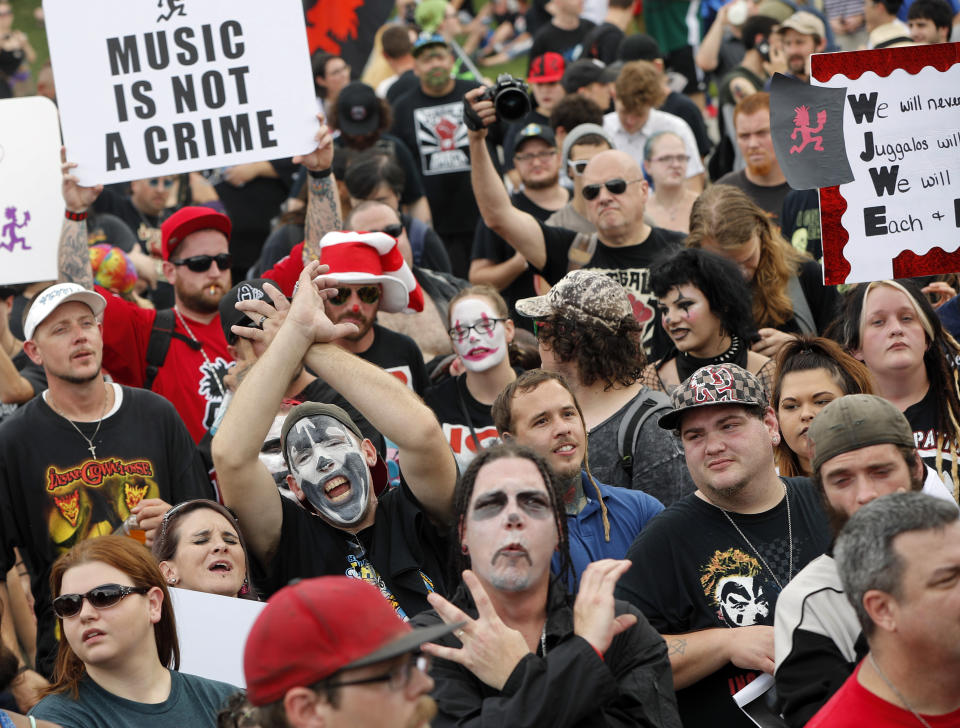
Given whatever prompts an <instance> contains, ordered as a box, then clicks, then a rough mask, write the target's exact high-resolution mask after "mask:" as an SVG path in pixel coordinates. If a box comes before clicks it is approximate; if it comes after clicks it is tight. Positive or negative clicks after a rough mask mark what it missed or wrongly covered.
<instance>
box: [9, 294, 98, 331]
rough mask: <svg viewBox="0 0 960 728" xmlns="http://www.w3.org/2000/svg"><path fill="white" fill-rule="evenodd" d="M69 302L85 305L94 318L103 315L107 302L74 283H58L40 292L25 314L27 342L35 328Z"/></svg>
mask: <svg viewBox="0 0 960 728" xmlns="http://www.w3.org/2000/svg"><path fill="white" fill-rule="evenodd" d="M70 301H79V302H80V303H85V304H87V305H88V306H89V307H90V310H91V311H93V315H94V316H99V315H100V314H101V313H103V309H105V308H106V307H107V300H106V299H105V298H104V297H103V296H101V295H100V294H99V293H97V292H96V291H91V290H89V289H87V288H84V287H83V286H81V285H78V284H76V283H58V284H57V285H55V286H50V287H49V288H48V289H46V290H45V291H43V292H41V293H40V295H39V296H37V297H36V298H35V299H34V300H33V304H32V305H31V306H30V310H29V311H28V312H27V320H26V321H24V322H23V335H24V338H25V339H27V340H28V341H29V340H30V339H32V338H33V334H34V332H35V331H36V330H37V327H38V326H39V325H40V324H42V323H43V322H44V321H45V320H46V319H47V317H48V316H49V315H50V314H52V313H53V312H54V311H55V310H56V309H57V308H59V307H60V306H62V305H63V304H65V303H69V302H70Z"/></svg>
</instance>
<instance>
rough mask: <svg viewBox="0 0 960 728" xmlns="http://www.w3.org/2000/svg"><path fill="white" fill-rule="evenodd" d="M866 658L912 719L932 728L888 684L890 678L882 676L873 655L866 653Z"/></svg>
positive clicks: (890, 684)
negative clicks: (910, 714)
mask: <svg viewBox="0 0 960 728" xmlns="http://www.w3.org/2000/svg"><path fill="white" fill-rule="evenodd" d="M867 657H869V658H870V664H871V665H873V669H874V670H876V671H877V674H878V675H879V676H880V679H881V680H883V681H884V682H885V683H886V684H887V687H888V688H890V691H891V692H892V693H893V694H894V695H896V696H897V699H898V700H899V701H900V702H901V703H903V707H904V708H906V709H907V710H909V711H910V712H911V713H913V717H914V718H916V719H917V720H918V721H920V724H921V725H924V726H926V728H932V726H931V725H930V724H929V723H928V722H927V721H926V720H924V718H923V716H922V715H920V714H919V713H918V712H917V711H915V710H914V709H913V706H912V705H910V703H908V702H907V699H906V698H905V697H903V693H901V692H900V691H899V690H897V689H896V688H895V687H894V685H893V683H892V682H890V678H888V677H887V676H886V675H884V674H883V670H881V669H880V665H878V664H877V661H876V660H875V659H874V657H873V653H872V652H869V653H867Z"/></svg>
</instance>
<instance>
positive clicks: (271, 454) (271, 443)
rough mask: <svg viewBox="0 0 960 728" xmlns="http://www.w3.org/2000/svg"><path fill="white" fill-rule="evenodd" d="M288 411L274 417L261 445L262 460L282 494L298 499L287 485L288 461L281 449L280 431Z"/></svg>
mask: <svg viewBox="0 0 960 728" xmlns="http://www.w3.org/2000/svg"><path fill="white" fill-rule="evenodd" d="M286 416H287V415H286V412H282V413H280V414H278V415H277V416H276V417H274V418H273V424H272V425H270V430H269V431H268V432H267V436H266V437H265V438H264V439H263V445H261V447H260V462H261V463H263V465H264V467H266V469H267V470H268V471H269V472H270V475H271V476H272V477H273V482H274V483H276V484H277V488H278V489H279V490H280V495H283V496H286V497H287V498H293V499H294V500H296V496H294V495H293V493H291V492H290V487H289V486H288V485H287V474H288V473H289V472H290V471H289V470H288V469H287V463H286V461H285V460H284V459H283V452H282V450H281V449H280V431H281V429H282V428H283V420H284V419H285V418H286Z"/></svg>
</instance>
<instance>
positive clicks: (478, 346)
mask: <svg viewBox="0 0 960 728" xmlns="http://www.w3.org/2000/svg"><path fill="white" fill-rule="evenodd" d="M448 311H449V321H448V323H449V326H450V328H449V334H450V340H451V341H452V343H453V349H454V351H455V352H456V353H457V355H458V357H459V358H460V361H461V362H463V368H464V369H465V370H466V371H465V372H464V373H463V374H461V375H460V376H458V377H451V378H448V379H446V380H444V381H442V382H441V383H440V384H438V385H436V386H434V387H431V388H430V389H428V390H427V391H426V393H425V394H424V397H423V398H424V400H425V401H426V403H427V405H429V406H430V408H431V409H432V410H433V411H434V414H436V416H437V419H438V420H439V421H440V424H441V426H442V427H443V434H444V436H445V437H446V438H447V442H448V443H450V448H451V449H452V450H453V454H454V457H456V459H457V465H458V466H459V468H460V472H461V473H462V472H463V471H464V470H466V468H467V466H468V465H469V464H470V461H471V460H473V458H474V457H475V456H476V454H477V452H479V450H480V449H481V448H486V447H490V445H493V444H495V443H497V442H499V437H498V435H497V428H496V427H494V424H493V418H492V417H491V415H490V407H491V405H492V404H493V401H494V400H495V399H496V398H497V395H498V394H500V392H501V390H502V389H503V388H504V387H505V386H507V385H508V384H509V383H510V382H512V381H513V380H514V379H516V378H517V372H516V371H515V370H514V369H513V368H512V367H511V366H510V357H509V351H508V349H509V346H510V343H511V342H512V341H513V330H514V326H513V321H511V320H510V317H509V315H508V312H507V304H506V302H505V301H504V300H503V298H502V297H501V296H500V294H499V293H497V291H496V289H495V288H493V287H492V286H470V287H469V288H464V289H463V290H462V291H460V292H459V293H458V294H457V295H456V296H454V297H453V299H451V301H450V307H449V309H448Z"/></svg>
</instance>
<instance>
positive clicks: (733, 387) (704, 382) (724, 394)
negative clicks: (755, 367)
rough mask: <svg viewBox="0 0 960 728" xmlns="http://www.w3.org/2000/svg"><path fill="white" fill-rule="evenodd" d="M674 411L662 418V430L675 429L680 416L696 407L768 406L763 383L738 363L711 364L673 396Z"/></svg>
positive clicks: (680, 387) (696, 373) (674, 392)
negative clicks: (728, 405) (730, 405)
mask: <svg viewBox="0 0 960 728" xmlns="http://www.w3.org/2000/svg"><path fill="white" fill-rule="evenodd" d="M670 399H671V400H672V403H673V411H672V412H667V413H666V414H665V415H663V417H661V418H660V427H662V428H663V429H665V430H675V429H677V427H678V426H679V424H680V417H681V415H682V414H683V413H684V412H686V411H687V410H691V409H695V408H697V407H709V406H712V405H718V404H739V405H743V406H745V407H763V408H766V407H767V395H766V392H764V391H763V385H762V384H761V383H760V380H759V379H757V378H756V377H755V376H754V375H753V374H751V373H750V372H748V371H747V370H746V369H744V368H742V367H738V366H737V365H736V364H711V365H709V366H705V367H700V368H699V369H697V371H695V372H694V373H693V374H691V375H690V377H689V378H688V379H687V380H686V381H685V382H684V383H683V384H681V385H680V386H679V387H677V388H676V389H675V390H674V391H673V394H672V395H670Z"/></svg>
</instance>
